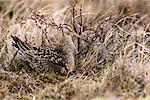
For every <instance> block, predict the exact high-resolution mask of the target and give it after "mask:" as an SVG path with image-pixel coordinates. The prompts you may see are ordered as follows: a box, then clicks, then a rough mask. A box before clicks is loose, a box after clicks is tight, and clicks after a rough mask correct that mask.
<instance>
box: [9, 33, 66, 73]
mask: <svg viewBox="0 0 150 100" xmlns="http://www.w3.org/2000/svg"><path fill="white" fill-rule="evenodd" d="M11 38H12V46H13V47H15V49H16V50H17V51H18V52H19V54H20V55H21V58H22V59H23V60H24V61H26V62H28V63H29V65H30V66H31V67H32V68H34V69H35V70H36V71H37V72H48V71H54V72H61V71H62V69H63V71H64V70H65V72H67V71H68V68H67V58H66V57H65V55H64V54H63V52H62V51H61V50H60V49H58V48H54V47H33V46H31V45H30V44H28V43H26V42H24V41H22V40H21V39H19V38H18V37H17V36H11Z"/></svg>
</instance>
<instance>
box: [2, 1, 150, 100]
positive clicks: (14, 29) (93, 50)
mask: <svg viewBox="0 0 150 100" xmlns="http://www.w3.org/2000/svg"><path fill="white" fill-rule="evenodd" d="M117 1H118V2H117ZM56 2H62V1H57V0H54V1H48V0H43V1H42V2H38V0H33V1H31V2H26V1H18V0H13V1H11V0H10V1H9V0H8V1H0V99H6V100H7V99H27V100H28V99H29V100H30V99H39V100H41V99H68V100H69V99H110V98H111V99H116V98H120V99H126V98H130V99H135V98H136V99H142V98H149V95H150V89H149V88H150V86H149V84H150V83H149V78H150V75H149V71H150V68H149V67H150V60H149V59H150V11H149V6H150V3H149V2H148V0H141V1H140V2H139V1H138V0H133V1H131V0H124V1H122V2H121V1H119V0H114V1H113V0H112V1H109V0H94V1H90V0H89V1H84V0H79V1H76V2H70V1H66V2H65V5H63V3H62V4H60V5H59V6H60V8H59V6H58V3H56ZM8 3H9V4H10V6H6V5H7V4H8ZM102 3H103V4H102ZM54 5H55V6H56V5H57V6H58V7H56V8H55V6H54ZM99 5H101V6H99ZM102 5H103V6H102ZM61 7H62V8H61ZM50 8H51V9H50ZM11 35H14V36H17V37H19V38H20V39H21V40H23V41H24V42H26V43H28V44H31V45H32V46H34V47H49V46H51V47H55V48H60V49H62V50H63V51H65V52H66V56H67V58H68V59H69V62H68V66H69V69H70V70H71V71H72V72H70V73H68V74H67V75H64V76H62V75H59V74H56V73H52V72H44V73H39V72H36V71H35V70H33V69H32V67H31V66H29V64H28V63H27V62H25V61H23V60H22V59H21V56H20V55H19V53H17V51H16V50H15V49H14V47H12V43H11V42H12V39H11V37H10V36H11Z"/></svg>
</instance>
